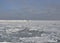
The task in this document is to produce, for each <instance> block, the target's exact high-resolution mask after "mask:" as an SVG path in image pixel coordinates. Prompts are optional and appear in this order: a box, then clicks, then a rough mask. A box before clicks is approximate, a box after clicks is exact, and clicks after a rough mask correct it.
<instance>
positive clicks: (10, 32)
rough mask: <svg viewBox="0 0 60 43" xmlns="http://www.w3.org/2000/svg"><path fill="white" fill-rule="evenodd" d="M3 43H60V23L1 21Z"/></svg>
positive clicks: (0, 37) (0, 31) (0, 28)
mask: <svg viewBox="0 0 60 43" xmlns="http://www.w3.org/2000/svg"><path fill="white" fill-rule="evenodd" d="M0 42H1V43H10V42H11V43H60V21H38V20H37V21H34V20H30V21H29V20H22V21H17V20H15V21H7V20H5V21H3V20H1V21H0Z"/></svg>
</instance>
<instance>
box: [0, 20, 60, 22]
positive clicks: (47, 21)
mask: <svg viewBox="0 0 60 43" xmlns="http://www.w3.org/2000/svg"><path fill="white" fill-rule="evenodd" d="M0 22H60V20H0Z"/></svg>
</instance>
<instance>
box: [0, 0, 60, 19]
mask: <svg viewBox="0 0 60 43" xmlns="http://www.w3.org/2000/svg"><path fill="white" fill-rule="evenodd" d="M0 19H4V20H5V19H9V20H21V19H29V20H60V0H0Z"/></svg>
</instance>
